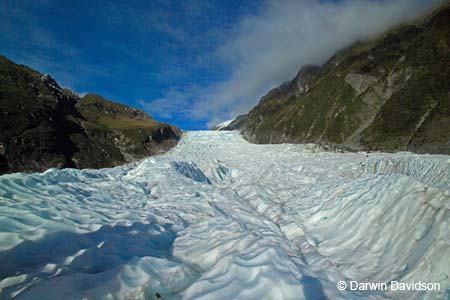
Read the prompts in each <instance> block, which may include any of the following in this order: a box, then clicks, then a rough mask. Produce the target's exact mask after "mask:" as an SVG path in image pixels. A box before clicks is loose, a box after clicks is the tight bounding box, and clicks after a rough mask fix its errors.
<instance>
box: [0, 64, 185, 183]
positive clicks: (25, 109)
mask: <svg viewBox="0 0 450 300" xmlns="http://www.w3.org/2000/svg"><path fill="white" fill-rule="evenodd" d="M0 107H1V109H0V115H1V116H2V119H3V121H2V124H1V125H0V132H1V136H0V146H1V149H0V150H1V151H0V174H2V173H10V172H36V171H44V170H46V169H48V168H51V167H58V168H67V167H70V168H104V167H112V166H117V165H120V164H123V163H127V162H131V161H134V160H137V159H140V158H143V157H145V156H149V155H154V154H158V153H162V152H165V151H167V150H169V149H170V148H172V147H173V146H174V145H176V143H177V141H178V140H179V138H180V136H181V131H180V130H179V129H178V128H176V127H175V126H172V125H169V124H164V123H159V122H157V121H155V120H154V119H153V118H151V117H150V116H149V115H148V114H146V113H145V112H144V111H142V110H138V109H136V108H132V107H129V106H127V105H124V104H120V103H117V102H113V101H110V100H107V99H105V98H103V97H101V96H99V95H95V94H87V95H85V96H83V97H80V96H78V95H76V94H75V93H73V92H72V91H70V90H68V89H63V88H61V87H60V86H59V85H58V83H57V82H56V80H54V79H53V78H52V77H51V76H50V75H48V74H41V73H39V72H38V71H36V70H33V69H31V68H29V67H27V66H24V65H19V64H16V63H14V62H12V61H11V60H9V59H7V58H6V57H4V56H0Z"/></svg>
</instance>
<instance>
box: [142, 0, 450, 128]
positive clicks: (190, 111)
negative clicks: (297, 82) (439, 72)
mask: <svg viewBox="0 0 450 300" xmlns="http://www.w3.org/2000/svg"><path fill="white" fill-rule="evenodd" d="M440 3H442V1H441V0H426V1H425V0H391V1H374V0H343V1H339V2H338V3H333V2H325V1H319V0H286V1H279V0H269V1H267V2H266V3H265V4H264V5H263V7H261V9H260V10H259V12H258V13H257V14H255V15H248V16H245V17H243V19H242V20H241V22H240V23H239V24H238V25H237V26H236V27H235V28H234V30H232V32H233V35H232V36H231V37H230V38H229V39H228V40H226V41H225V43H224V44H223V45H222V46H220V47H219V48H218V49H217V51H216V53H215V57H216V58H217V60H218V62H217V63H218V65H220V66H222V68H223V69H224V70H228V71H229V77H228V79H226V80H224V81H221V82H216V83H213V84H211V85H210V86H207V87H203V88H198V87H197V88H191V89H188V90H183V91H180V90H177V89H174V88H172V89H171V90H169V91H168V92H167V93H166V95H165V97H163V98H162V99H156V100H153V101H151V106H152V109H150V110H149V111H150V112H152V111H154V112H155V113H164V112H165V113H167V114H166V117H174V116H183V117H190V118H194V119H208V120H209V123H211V121H212V120H214V121H219V120H220V121H223V120H226V119H230V118H232V117H235V116H236V115H238V114H242V113H246V112H248V110H249V109H251V107H253V106H254V105H255V104H256V103H257V102H258V101H259V99H260V97H261V96H263V95H264V94H265V93H266V92H267V91H268V90H269V89H271V88H273V87H275V86H277V85H279V84H280V83H281V82H283V81H286V80H289V79H291V78H292V77H293V76H294V75H295V73H296V72H297V71H298V70H299V68H300V67H301V66H302V65H305V64H316V65H321V64H323V63H324V62H325V60H326V59H328V58H329V57H330V56H332V55H333V54H334V53H335V52H336V51H338V50H340V49H341V48H343V47H345V46H347V45H349V44H351V43H352V42H354V41H356V40H358V39H364V38H368V37H372V36H375V35H378V34H380V33H382V32H384V31H386V30H387V29H389V28H390V27H392V26H394V25H397V24H400V23H404V22H408V21H411V20H413V19H416V18H417V17H418V16H419V15H422V14H424V13H426V12H428V11H429V10H430V9H431V8H433V7H435V6H436V5H438V4H440ZM175 91H176V92H175ZM157 107H160V108H157ZM169 107H170V111H169ZM161 111H162V112H161Z"/></svg>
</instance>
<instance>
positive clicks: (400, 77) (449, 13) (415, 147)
mask: <svg viewBox="0 0 450 300" xmlns="http://www.w3.org/2000/svg"><path fill="white" fill-rule="evenodd" d="M449 45H450V6H449V5H448V4H447V5H444V6H442V7H441V8H440V9H438V10H436V11H435V12H433V13H432V14H430V15H429V16H427V17H425V18H423V19H421V20H419V21H417V22H415V23H413V24H408V25H403V26H399V27H396V28H394V29H391V30H389V31H388V32H387V33H385V34H384V35H382V36H380V37H377V38H374V39H372V40H370V41H364V42H362V41H358V42H356V43H354V44H353V45H351V46H349V47H346V48H345V49H343V50H341V51H339V52H337V53H336V54H335V55H334V56H332V57H331V58H330V59H329V60H328V61H327V62H326V63H325V64H324V65H323V66H321V67H318V66H316V67H314V66H305V67H303V68H301V69H300V71H299V74H298V75H297V76H296V77H295V78H294V79H293V80H291V81H289V82H287V83H284V84H282V85H280V86H279V87H277V88H275V89H273V90H271V91H269V92H268V93H267V94H266V95H265V96H264V97H262V98H261V100H260V102H259V103H258V104H257V105H256V106H255V107H254V108H253V109H252V110H250V112H249V113H248V117H247V118H246V120H245V125H244V126H242V129H241V131H242V134H243V136H244V137H245V138H246V139H247V140H249V141H251V142H254V143H286V142H288V143H311V142H312V143H319V144H328V145H334V146H338V147H343V148H346V149H351V150H367V151H379V150H381V151H404V150H406V151H412V152H418V153H425V152H428V153H445V154H450V131H449V130H445V128H450V92H449V88H448V87H449V86H450V62H449V61H450V60H449V59H448V57H449V55H450V46H449Z"/></svg>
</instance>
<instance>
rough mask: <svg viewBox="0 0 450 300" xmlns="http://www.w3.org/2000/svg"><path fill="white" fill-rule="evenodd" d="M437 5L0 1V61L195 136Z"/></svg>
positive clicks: (397, 1)
mask: <svg viewBox="0 0 450 300" xmlns="http://www.w3.org/2000/svg"><path fill="white" fill-rule="evenodd" d="M439 2H440V1H438V0H430V1H425V0H392V1H375V0H348V1H346V0H343V1H338V2H335V1H315V0H298V1H293V0H291V1H289V0H287V1H276V0H259V1H258V0H254V1H250V0H248V1H235V0H233V1H223V0H218V1H217V0H203V1H201V0H183V1H172V0H158V1H157V0H154V1H56V0H34V1H33V0H15V1H12V0H11V1H10V0H3V1H1V2H0V20H1V23H0V26H1V33H0V53H1V54H3V55H5V56H7V57H8V58H10V59H12V60H14V61H16V62H18V63H22V64H25V65H28V66H30V67H32V68H35V69H37V70H39V71H41V72H43V73H49V74H50V75H52V76H53V77H54V78H55V79H56V80H57V81H58V82H59V83H60V85H62V86H64V87H68V88H70V89H72V90H74V91H75V92H77V93H79V94H83V93H87V92H89V93H97V94H101V95H102V96H104V97H106V98H108V99H111V100H115V101H119V102H123V103H126V104H129V105H132V106H135V107H139V108H142V109H144V110H146V111H147V112H148V113H150V114H151V115H152V116H154V117H155V118H156V119H158V120H162V121H166V122H170V123H173V124H176V125H178V126H180V127H181V128H183V129H203V128H206V127H208V126H210V125H212V124H214V123H217V122H220V121H224V120H226V119H229V118H232V117H234V116H236V115H237V114H240V113H245V112H247V111H248V110H249V109H250V108H251V107H252V106H253V105H254V104H256V103H257V102H258V100H259V98H260V97H261V96H262V95H264V94H265V93H266V92H267V91H268V90H269V89H270V88H273V87H274V86H276V85H278V84H280V83H281V82H282V81H285V80H288V79H290V78H291V77H293V76H294V75H295V73H296V72H297V70H298V69H299V68H300V67H301V65H303V64H307V63H308V64H309V63H315V64H321V63H323V62H324V60H325V59H327V58H328V57H329V56H330V55H332V54H333V53H334V51H336V50H338V49H340V48H341V47H343V46H345V45H346V44H348V43H351V42H353V41H355V40H356V39H361V38H366V37H370V36H372V35H376V34H379V33H380V32H382V31H384V30H386V29H387V28H388V27H389V26H392V25H395V24H397V23H399V22H401V21H408V20H410V19H413V18H416V17H417V16H418V15H420V14H422V13H424V12H425V11H427V9H430V8H431V7H433V6H435V5H436V4H438V3H439ZM355 23H357V24H358V26H355Z"/></svg>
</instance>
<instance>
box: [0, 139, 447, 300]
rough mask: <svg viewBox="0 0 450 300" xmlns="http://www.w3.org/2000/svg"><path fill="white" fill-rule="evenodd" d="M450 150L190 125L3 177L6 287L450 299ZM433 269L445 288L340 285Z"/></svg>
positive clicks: (427, 274) (13, 294)
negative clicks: (262, 136) (277, 137)
mask: <svg viewBox="0 0 450 300" xmlns="http://www.w3.org/2000/svg"><path fill="white" fill-rule="evenodd" d="M449 210H450V157H449V156H444V155H417V154H411V153H406V152H402V153H395V154H388V153H365V152H359V153H337V152H330V151H325V150H324V149H322V148H321V147H320V146H317V145H313V144H306V145H293V144H281V145H255V144H250V143H248V142H247V141H245V140H244V139H243V138H242V137H241V136H240V135H239V133H238V132H214V131H198V132H186V133H184V135H183V138H182V140H181V141H180V143H179V144H178V146H176V147H175V148H174V149H172V150H171V151H169V152H168V153H166V154H163V155H159V156H154V157H150V158H147V159H144V160H142V161H139V162H136V163H132V164H128V165H124V166H121V167H116V168H111V169H101V170H75V169H64V170H57V169H50V170H48V171H46V172H44V173H40V174H37V173H35V174H21V173H16V174H8V175H3V176H1V177H0V299H26V300H33V299H39V300H42V299H49V300H51V299H86V300H87V299H128V300H133V299H180V300H190V299H201V300H204V299H211V300H221V299H224V300H225V299H226V300H228V299H246V300H249V299H273V300H284V299H286V300H288V299H292V300H294V299H295V300H301V299H307V300H312V299H450V278H449V274H450V219H449V216H450V214H449ZM392 280H397V281H402V282H410V281H415V282H418V281H425V282H432V283H439V284H440V291H389V290H387V291H352V290H350V289H345V290H339V289H338V287H337V286H336V284H337V283H338V282H339V281H344V282H347V283H349V282H350V281H359V282H390V281H392Z"/></svg>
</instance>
